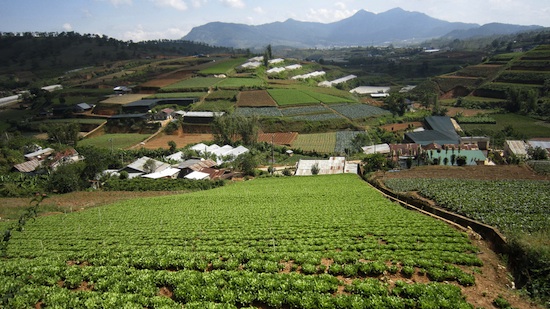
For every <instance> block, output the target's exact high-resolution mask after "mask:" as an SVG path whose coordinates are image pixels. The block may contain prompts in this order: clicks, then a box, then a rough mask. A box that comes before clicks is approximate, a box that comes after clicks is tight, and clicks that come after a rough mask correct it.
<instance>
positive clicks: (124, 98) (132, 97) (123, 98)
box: [100, 94, 145, 105]
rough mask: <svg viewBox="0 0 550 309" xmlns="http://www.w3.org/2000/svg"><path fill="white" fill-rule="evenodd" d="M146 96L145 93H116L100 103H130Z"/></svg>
mask: <svg viewBox="0 0 550 309" xmlns="http://www.w3.org/2000/svg"><path fill="white" fill-rule="evenodd" d="M143 97H145V96H144V95H143V94H125V95H115V96H112V97H110V98H108V99H106V100H103V101H101V102H100V103H109V104H120V105H124V104H128V103H132V102H135V101H139V100H141V99H143Z"/></svg>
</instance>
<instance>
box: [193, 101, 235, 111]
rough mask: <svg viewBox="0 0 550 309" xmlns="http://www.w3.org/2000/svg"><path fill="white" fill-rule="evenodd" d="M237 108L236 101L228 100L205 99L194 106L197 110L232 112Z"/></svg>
mask: <svg viewBox="0 0 550 309" xmlns="http://www.w3.org/2000/svg"><path fill="white" fill-rule="evenodd" d="M234 108H235V102H231V101H227V100H216V101H204V102H202V103H200V104H197V105H195V106H194V107H193V110H195V111H212V112H231V111H233V109H234Z"/></svg>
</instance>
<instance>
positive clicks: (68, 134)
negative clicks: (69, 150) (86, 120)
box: [41, 122, 80, 147]
mask: <svg viewBox="0 0 550 309" xmlns="http://www.w3.org/2000/svg"><path fill="white" fill-rule="evenodd" d="M41 129H42V130H44V131H46V132H47V134H48V139H49V140H51V141H53V142H55V143H59V144H63V145H70V146H73V147H76V144H77V142H78V133H80V125H79V124H78V123H76V122H69V123H49V124H48V125H42V126H41Z"/></svg>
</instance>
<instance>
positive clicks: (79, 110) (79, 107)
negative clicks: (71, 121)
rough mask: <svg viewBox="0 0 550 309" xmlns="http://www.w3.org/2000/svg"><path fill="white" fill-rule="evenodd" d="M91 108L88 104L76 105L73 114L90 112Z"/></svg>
mask: <svg viewBox="0 0 550 309" xmlns="http://www.w3.org/2000/svg"><path fill="white" fill-rule="evenodd" d="M92 108H93V106H92V105H90V104H88V103H78V104H76V105H75V106H74V107H73V111H74V112H75V113H84V112H87V111H90V110H92Z"/></svg>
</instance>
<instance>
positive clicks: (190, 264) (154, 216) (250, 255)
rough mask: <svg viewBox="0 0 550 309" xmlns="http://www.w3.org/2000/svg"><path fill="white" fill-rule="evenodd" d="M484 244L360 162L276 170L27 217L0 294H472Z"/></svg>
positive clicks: (136, 303) (433, 300)
mask: <svg viewBox="0 0 550 309" xmlns="http://www.w3.org/2000/svg"><path fill="white" fill-rule="evenodd" d="M329 191H330V194H329ZM476 252H477V248H476V247H474V246H472V245H471V244H470V241H469V239H468V238H467V236H465V235H464V234H462V233H459V232H457V231H456V230H453V229H452V228H450V227H448V226H446V225H445V224H444V223H442V222H439V221H436V220H434V219H432V218H429V217H426V216H423V215H421V214H419V213H416V212H411V211H408V210H405V209H404V208H402V207H400V206H399V205H397V204H394V203H391V202H389V201H388V200H386V199H385V198H383V197H382V196H381V195H380V194H378V193H377V192H376V191H374V190H373V189H371V188H370V187H369V186H368V185H367V184H365V183H364V182H363V181H362V180H360V179H359V178H358V177H357V176H356V175H349V174H347V175H333V176H324V177H293V178H265V179H257V180H254V181H248V182H242V183H239V184H233V185H230V186H226V187H222V188H219V189H215V190H210V191H202V192H196V193H191V194H186V195H175V196H165V197H157V198H144V199H139V200H129V201H126V202H118V203H116V204H113V205H110V206H106V207H99V208H92V209H88V210H85V211H81V212H76V213H70V214H61V215H54V216H47V217H40V218H38V219H37V220H36V221H32V222H28V223H27V225H26V226H25V231H24V232H23V233H14V235H13V238H12V240H11V242H10V243H9V247H8V251H7V258H6V259H3V260H2V267H1V268H0V282H2V284H1V285H0V294H1V295H3V298H2V299H1V300H0V301H2V305H3V306H4V307H9V308H12V307H41V308H42V307H43V308H45V307H64V308H66V307H71V308H89V307H103V308H122V307H125V308H160V307H162V308H181V306H182V305H184V306H185V308H240V307H250V308H288V307H292V308H370V307H377V308H390V307H391V308H428V307H430V308H473V305H471V304H468V303H467V301H466V300H465V295H464V294H463V292H462V290H461V287H462V289H464V290H465V291H466V290H467V289H469V287H470V286H472V285H473V284H474V283H475V277H474V276H473V275H472V273H473V269H475V268H476V267H479V266H480V265H481V261H480V260H479V258H478V257H477V255H476ZM13 274H18V276H13ZM411 278H414V280H415V282H413V281H412V280H411Z"/></svg>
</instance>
